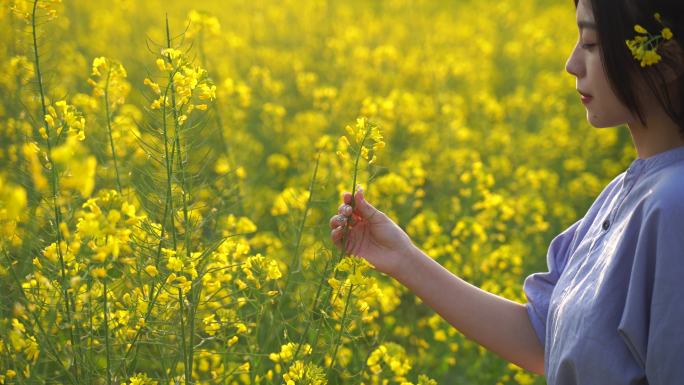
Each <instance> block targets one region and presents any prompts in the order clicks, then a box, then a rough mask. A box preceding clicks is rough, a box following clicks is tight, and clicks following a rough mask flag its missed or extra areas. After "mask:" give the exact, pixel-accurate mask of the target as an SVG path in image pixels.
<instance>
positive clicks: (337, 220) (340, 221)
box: [330, 214, 347, 229]
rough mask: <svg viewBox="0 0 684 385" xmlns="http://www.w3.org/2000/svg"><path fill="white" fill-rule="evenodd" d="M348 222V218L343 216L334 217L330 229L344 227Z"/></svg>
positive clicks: (331, 219)
mask: <svg viewBox="0 0 684 385" xmlns="http://www.w3.org/2000/svg"><path fill="white" fill-rule="evenodd" d="M346 222H347V217H345V216H343V215H339V214H338V215H333V216H332V217H331V218H330V228H331V229H334V228H336V227H339V226H342V225H344V224H345V223H346Z"/></svg>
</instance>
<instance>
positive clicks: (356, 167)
mask: <svg viewBox="0 0 684 385" xmlns="http://www.w3.org/2000/svg"><path fill="white" fill-rule="evenodd" d="M366 124H368V123H366ZM370 131H371V130H370V128H367V129H366V132H365V133H364V135H363V139H361V143H360V144H359V150H358V152H357V154H356V160H355V161H354V177H353V179H352V195H351V196H352V198H351V202H349V203H350V205H351V207H352V208H353V207H354V206H355V201H356V200H355V199H354V195H355V194H356V179H357V177H358V173H359V160H360V159H361V152H362V149H363V145H364V144H365V143H366V139H367V138H368V135H369V134H370ZM350 222H351V215H350V217H349V218H348V220H347V223H346V224H345V227H344V236H343V237H342V248H341V252H340V258H339V259H338V262H339V260H341V259H342V258H344V256H345V255H346V254H347V240H348V238H347V237H348V236H349V231H350ZM354 273H356V265H354V266H353V271H352V274H354ZM342 287H344V284H343V285H342ZM353 290H354V284H350V286H349V293H348V294H347V298H346V300H345V303H344V311H343V313H342V320H341V324H340V333H339V334H338V335H337V341H336V342H335V348H334V349H333V356H332V360H331V361H330V366H329V367H328V376H329V375H330V371H331V370H332V369H333V365H334V364H335V358H336V356H337V349H338V348H339V346H340V341H341V340H342V334H343V333H344V326H345V324H344V323H345V321H346V318H347V309H348V308H349V302H350V299H351V294H352V291H353Z"/></svg>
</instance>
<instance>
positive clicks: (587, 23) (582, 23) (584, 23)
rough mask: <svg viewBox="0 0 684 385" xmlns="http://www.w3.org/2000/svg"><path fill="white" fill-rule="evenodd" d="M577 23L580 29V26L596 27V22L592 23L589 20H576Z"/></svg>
mask: <svg viewBox="0 0 684 385" xmlns="http://www.w3.org/2000/svg"><path fill="white" fill-rule="evenodd" d="M577 25H578V26H579V28H580V29H582V28H588V29H596V24H594V23H593V22H591V21H586V20H582V21H578V22H577Z"/></svg>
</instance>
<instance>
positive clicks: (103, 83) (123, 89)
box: [88, 57, 131, 108]
mask: <svg viewBox="0 0 684 385" xmlns="http://www.w3.org/2000/svg"><path fill="white" fill-rule="evenodd" d="M90 76H91V78H90V79H88V84H90V85H91V86H92V87H93V96H95V97H100V96H103V95H106V97H107V100H108V102H109V108H114V107H116V106H120V105H122V104H124V102H125V101H126V96H127V95H128V93H129V92H130V90H131V85H130V84H129V83H128V82H127V81H126V76H127V74H126V69H125V68H124V67H123V65H121V63H118V62H116V61H114V60H111V59H108V58H106V57H96V58H95V59H93V69H92V73H91V75H90Z"/></svg>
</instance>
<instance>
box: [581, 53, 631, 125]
mask: <svg viewBox="0 0 684 385" xmlns="http://www.w3.org/2000/svg"><path fill="white" fill-rule="evenodd" d="M597 56H598V55H597ZM587 74H588V79H587V80H588V81H589V82H590V84H591V89H592V91H593V92H594V93H593V95H594V101H593V103H591V104H590V105H589V106H588V108H587V119H588V120H589V122H590V123H591V124H592V125H593V126H594V127H597V128H600V127H614V126H619V125H621V124H625V123H626V122H628V121H630V119H631V113H630V111H629V110H628V109H627V108H626V107H625V106H624V105H623V104H622V102H620V100H619V99H618V97H617V95H616V94H615V92H613V89H612V88H611V86H610V81H609V80H608V76H607V74H606V73H605V71H604V69H603V64H602V62H601V60H600V58H598V57H592V58H591V59H590V60H588V62H587Z"/></svg>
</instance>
